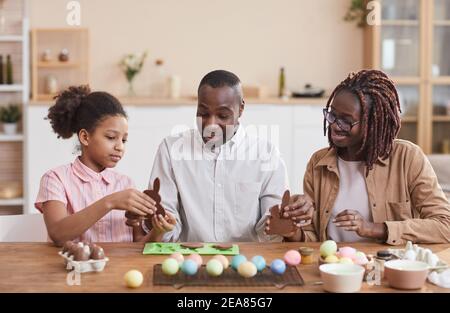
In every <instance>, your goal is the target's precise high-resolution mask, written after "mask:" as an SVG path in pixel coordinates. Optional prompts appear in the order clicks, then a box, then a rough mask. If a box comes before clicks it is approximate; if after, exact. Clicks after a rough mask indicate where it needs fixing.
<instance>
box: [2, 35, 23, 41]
mask: <svg viewBox="0 0 450 313" xmlns="http://www.w3.org/2000/svg"><path fill="white" fill-rule="evenodd" d="M22 41H23V36H21V35H1V36H0V42H22Z"/></svg>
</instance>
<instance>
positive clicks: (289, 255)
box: [284, 250, 302, 266]
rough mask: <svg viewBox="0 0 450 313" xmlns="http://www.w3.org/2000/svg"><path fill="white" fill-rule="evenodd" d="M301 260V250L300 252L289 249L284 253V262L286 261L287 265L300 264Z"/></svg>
mask: <svg viewBox="0 0 450 313" xmlns="http://www.w3.org/2000/svg"><path fill="white" fill-rule="evenodd" d="M301 260H302V256H301V255H300V252H298V251H297V250H289V251H288V252H286V253H285V254H284V262H286V264H287V265H290V266H296V265H299V264H300V261H301Z"/></svg>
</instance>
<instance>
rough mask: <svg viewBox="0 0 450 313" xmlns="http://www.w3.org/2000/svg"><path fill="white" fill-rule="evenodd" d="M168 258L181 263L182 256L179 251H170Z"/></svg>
mask: <svg viewBox="0 0 450 313" xmlns="http://www.w3.org/2000/svg"><path fill="white" fill-rule="evenodd" d="M169 258H173V259H175V260H177V262H178V264H179V265H181V264H182V263H183V261H184V256H183V255H182V254H181V253H180V252H175V253H172V254H171V255H170V256H169Z"/></svg>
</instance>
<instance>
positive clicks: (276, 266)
mask: <svg viewBox="0 0 450 313" xmlns="http://www.w3.org/2000/svg"><path fill="white" fill-rule="evenodd" d="M270 269H271V270H272V272H273V273H275V274H277V275H283V273H284V271H286V263H284V261H283V260H280V259H275V260H273V261H272V264H270Z"/></svg>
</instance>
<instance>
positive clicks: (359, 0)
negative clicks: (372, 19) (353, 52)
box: [344, 0, 367, 27]
mask: <svg viewBox="0 0 450 313" xmlns="http://www.w3.org/2000/svg"><path fill="white" fill-rule="evenodd" d="M366 5H367V0H351V1H350V6H349V7H348V10H347V12H346V13H345V16H344V21H347V22H353V21H356V22H357V26H358V27H364V26H365V25H366V16H367V12H366Z"/></svg>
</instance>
